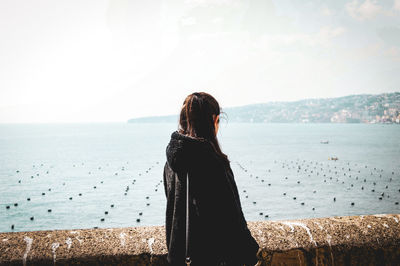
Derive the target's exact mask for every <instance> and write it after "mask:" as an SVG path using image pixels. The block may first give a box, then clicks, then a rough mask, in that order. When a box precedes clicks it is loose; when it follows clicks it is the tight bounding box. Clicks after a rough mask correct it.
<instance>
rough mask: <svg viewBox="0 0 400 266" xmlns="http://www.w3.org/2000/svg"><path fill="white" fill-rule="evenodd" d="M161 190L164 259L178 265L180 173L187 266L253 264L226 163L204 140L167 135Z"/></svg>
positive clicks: (253, 246) (181, 255) (181, 250)
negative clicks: (164, 200) (163, 199)
mask: <svg viewBox="0 0 400 266" xmlns="http://www.w3.org/2000/svg"><path fill="white" fill-rule="evenodd" d="M166 153H167V162H166V163H165V166H164V188H165V195H166V197H167V208H166V220H165V230H166V241H167V242H166V243H167V248H168V257H167V260H168V262H169V263H170V264H172V265H184V264H183V262H184V259H185V239H186V238H185V235H186V227H185V226H186V173H187V172H188V173H189V194H190V199H189V209H190V218H189V236H190V241H189V243H190V244H189V253H190V255H191V258H192V261H193V263H192V265H215V264H216V263H217V261H220V260H223V261H227V262H228V263H230V265H231V264H232V265H233V264H235V265H236V264H237V265H240V264H241V265H243V264H246V265H254V264H256V263H257V257H256V254H257V251H258V249H259V246H258V244H257V242H256V241H255V239H254V238H253V237H252V236H251V233H250V231H249V229H248V228H247V223H246V220H245V218H244V215H243V212H242V207H241V204H240V198H239V194H238V190H237V187H236V182H235V180H234V177H233V172H232V169H231V167H230V165H229V164H226V163H224V161H223V160H222V159H221V158H220V157H218V156H217V154H216V152H215V150H214V149H213V147H212V145H211V143H210V142H209V141H206V140H204V141H201V140H197V139H194V138H191V137H188V136H185V135H182V134H180V133H178V132H177V131H175V132H173V133H172V135H171V140H170V142H169V144H168V146H167V149H166Z"/></svg>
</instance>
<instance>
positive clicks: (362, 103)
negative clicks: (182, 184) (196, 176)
mask: <svg viewBox="0 0 400 266" xmlns="http://www.w3.org/2000/svg"><path fill="white" fill-rule="evenodd" d="M223 111H224V112H225V113H226V115H227V118H228V121H229V122H252V123H400V92H394V93H383V94H378V95H371V94H360V95H349V96H345V97H339V98H321V99H305V100H300V101H294V102H268V103H261V104H251V105H245V106H238V107H229V108H223ZM177 121H178V116H177V115H170V116H157V117H141V118H135V119H130V120H129V121H128V122H129V123H160V122H161V123H169V122H174V123H175V122H177Z"/></svg>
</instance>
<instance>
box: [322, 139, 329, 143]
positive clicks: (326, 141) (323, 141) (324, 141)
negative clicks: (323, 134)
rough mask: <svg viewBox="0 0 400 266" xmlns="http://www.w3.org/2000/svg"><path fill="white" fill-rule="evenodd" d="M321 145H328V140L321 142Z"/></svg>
mask: <svg viewBox="0 0 400 266" xmlns="http://www.w3.org/2000/svg"><path fill="white" fill-rule="evenodd" d="M321 144H329V140H321Z"/></svg>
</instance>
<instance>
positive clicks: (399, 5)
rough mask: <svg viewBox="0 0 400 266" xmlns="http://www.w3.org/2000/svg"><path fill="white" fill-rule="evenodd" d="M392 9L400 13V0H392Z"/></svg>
mask: <svg viewBox="0 0 400 266" xmlns="http://www.w3.org/2000/svg"><path fill="white" fill-rule="evenodd" d="M393 9H394V10H395V11H400V0H394V4H393Z"/></svg>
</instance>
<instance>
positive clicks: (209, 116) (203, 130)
mask: <svg viewBox="0 0 400 266" xmlns="http://www.w3.org/2000/svg"><path fill="white" fill-rule="evenodd" d="M220 113H221V110H220V107H219V104H218V102H217V100H215V98H214V97H212V96H211V95H210V94H208V93H205V92H195V93H192V94H190V95H188V96H187V97H186V99H185V101H184V102H183V106H182V109H181V113H180V116H179V133H181V134H184V135H187V136H190V137H192V138H197V139H206V140H208V141H209V142H210V143H211V145H212V146H213V148H214V150H215V152H216V153H217V155H218V156H219V157H220V158H222V160H223V161H224V162H225V163H226V164H229V160H228V156H227V155H226V154H224V153H223V152H222V151H221V148H220V146H219V143H218V139H217V135H216V133H215V125H214V119H215V117H216V116H217V115H219V114H220ZM218 123H219V121H218Z"/></svg>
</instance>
